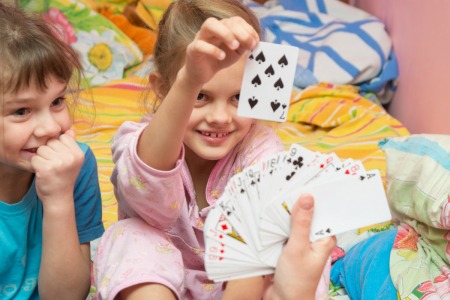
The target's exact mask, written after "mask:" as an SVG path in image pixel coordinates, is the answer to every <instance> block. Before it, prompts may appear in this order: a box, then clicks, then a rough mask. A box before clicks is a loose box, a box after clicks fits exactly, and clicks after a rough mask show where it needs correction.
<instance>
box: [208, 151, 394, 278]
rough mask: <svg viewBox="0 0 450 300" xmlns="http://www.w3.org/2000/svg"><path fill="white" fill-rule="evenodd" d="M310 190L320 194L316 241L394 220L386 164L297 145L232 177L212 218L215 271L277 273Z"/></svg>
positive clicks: (211, 268) (211, 266) (211, 270)
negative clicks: (295, 213)
mask: <svg viewBox="0 0 450 300" xmlns="http://www.w3.org/2000/svg"><path fill="white" fill-rule="evenodd" d="M306 193H307V194H311V195H313V197H314V200H315V208H314V215H313V220H312V224H311V233H310V239H311V241H315V240H317V239H320V238H323V237H326V236H330V235H337V234H341V233H344V232H347V231H349V230H352V229H356V228H361V227H365V226H370V225H373V224H377V223H381V222H385V221H388V220H391V214H390V210H389V206H388V203H387V199H386V195H385V191H384V187H383V183H382V180H381V176H380V173H379V171H378V170H370V171H366V170H365V168H364V165H363V164H362V163H361V162H360V161H358V160H353V159H346V160H345V161H341V160H340V159H339V157H338V156H337V155H336V154H334V153H327V154H324V153H320V152H313V151H310V150H308V149H306V148H304V147H302V146H300V145H295V144H294V145H292V146H291V147H290V149H289V150H287V151H281V152H279V153H277V154H274V155H270V156H268V157H266V158H263V159H261V160H260V161H259V162H258V163H257V164H255V165H252V166H250V167H247V168H245V169H244V170H242V172H240V173H238V174H236V175H234V176H233V177H232V178H230V180H229V182H228V183H227V185H226V187H225V189H224V192H223V193H222V196H221V197H220V198H219V199H218V200H217V201H216V203H215V204H214V206H213V207H212V208H211V210H210V212H209V214H208V217H207V218H206V221H205V226H204V235H205V266H206V271H207V273H208V276H209V278H210V279H212V280H214V281H227V280H232V279H238V278H244V277H250V276H259V275H264V274H270V273H273V272H274V270H275V268H276V265H277V262H278V258H279V256H280V255H281V252H282V250H283V247H284V245H285V243H286V241H287V239H288V238H289V235H290V227H291V224H290V223H291V210H292V207H293V206H294V204H295V203H296V201H297V200H298V198H299V197H300V196H301V195H302V194H306Z"/></svg>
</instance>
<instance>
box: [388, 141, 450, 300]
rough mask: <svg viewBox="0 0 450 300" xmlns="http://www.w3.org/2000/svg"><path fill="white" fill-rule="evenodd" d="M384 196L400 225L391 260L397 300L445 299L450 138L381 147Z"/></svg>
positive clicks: (448, 287) (449, 261)
mask: <svg viewBox="0 0 450 300" xmlns="http://www.w3.org/2000/svg"><path fill="white" fill-rule="evenodd" d="M381 147H382V149H383V150H384V151H385V152H386V158H387V195H388V200H389V204H390V207H391V210H392V212H393V214H394V215H395V216H396V217H397V218H398V220H399V221H400V225H399V227H398V233H397V236H396V238H395V242H394V246H393V248H392V251H391V255H390V274H391V278H392V281H393V283H394V286H395V288H396V289H397V292H398V297H399V299H408V300H409V299H411V300H413V299H450V136H444V135H413V136H410V137H402V138H395V139H388V140H386V141H383V142H382V143H381Z"/></svg>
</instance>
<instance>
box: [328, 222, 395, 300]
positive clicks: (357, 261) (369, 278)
mask: <svg viewBox="0 0 450 300" xmlns="http://www.w3.org/2000/svg"><path fill="white" fill-rule="evenodd" d="M396 234H397V230H396V229H391V230H387V231H383V232H380V233H379V234H377V235H374V236H372V237H370V238H368V239H367V240H364V241H362V242H360V243H358V244H356V245H355V246H354V247H352V248H351V249H350V250H349V251H348V252H347V253H346V255H345V256H344V257H343V258H341V259H339V260H338V261H336V262H335V263H334V264H333V266H332V268H331V275H330V277H331V278H330V279H331V281H332V282H333V284H334V285H335V286H342V287H344V288H345V290H346V292H347V294H348V295H349V297H350V299H352V300H358V299H363V300H372V299H373V300H379V299H383V300H390V299H397V290H396V289H395V287H394V285H393V283H392V280H391V277H390V273H389V258H390V255H391V250H392V246H393V245H394V240H395V236H396Z"/></svg>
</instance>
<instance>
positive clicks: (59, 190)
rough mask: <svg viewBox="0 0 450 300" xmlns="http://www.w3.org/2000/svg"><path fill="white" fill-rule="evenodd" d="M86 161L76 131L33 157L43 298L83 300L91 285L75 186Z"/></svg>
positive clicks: (88, 254)
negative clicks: (78, 223)
mask: <svg viewBox="0 0 450 300" xmlns="http://www.w3.org/2000/svg"><path fill="white" fill-rule="evenodd" d="M83 160H84V154H83V151H82V150H81V149H80V148H79V147H78V145H77V143H76V142H75V140H74V134H73V132H72V131H68V132H67V133H66V134H62V135H61V136H60V137H59V138H58V139H53V140H51V141H49V142H48V143H47V145H46V146H41V147H40V148H39V149H38V151H37V155H36V156H34V157H33V158H32V165H33V168H34V170H35V172H36V191H37V194H38V197H39V199H41V201H42V205H43V210H44V216H43V224H42V235H43V245H42V258H41V265H40V271H39V294H40V297H41V298H42V299H83V298H85V297H86V296H87V294H88V292H89V286H90V265H89V261H90V253H89V252H90V247H89V243H85V244H83V245H80V241H79V238H78V233H77V227H76V221H75V205H74V196H73V195H74V186H75V181H76V179H77V176H78V173H79V171H80V168H81V165H82V163H83Z"/></svg>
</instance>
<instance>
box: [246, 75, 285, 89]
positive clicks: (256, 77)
mask: <svg viewBox="0 0 450 300" xmlns="http://www.w3.org/2000/svg"><path fill="white" fill-rule="evenodd" d="M252 84H253V85H254V86H255V87H257V86H258V85H261V78H259V75H256V76H255V78H253V80H252ZM281 84H283V83H281Z"/></svg>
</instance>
